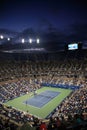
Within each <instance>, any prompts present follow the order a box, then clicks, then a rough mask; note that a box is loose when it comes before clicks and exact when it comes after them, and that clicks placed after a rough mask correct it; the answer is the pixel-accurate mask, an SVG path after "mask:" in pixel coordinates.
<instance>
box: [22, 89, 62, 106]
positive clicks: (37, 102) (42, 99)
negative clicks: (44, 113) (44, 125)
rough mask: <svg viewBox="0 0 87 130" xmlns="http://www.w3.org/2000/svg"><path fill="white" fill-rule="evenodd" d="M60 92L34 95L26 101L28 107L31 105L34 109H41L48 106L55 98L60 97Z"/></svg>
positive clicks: (45, 92)
mask: <svg viewBox="0 0 87 130" xmlns="http://www.w3.org/2000/svg"><path fill="white" fill-rule="evenodd" d="M59 94H60V92H55V91H48V90H47V91H44V92H42V93H40V94H37V95H34V96H33V97H32V98H29V99H28V100H26V101H24V102H23V103H25V104H26V105H31V106H34V107H38V108H41V107H43V106H44V105H46V104H47V103H48V102H49V101H51V100H52V99H53V98H55V97H56V96H58V95H59Z"/></svg>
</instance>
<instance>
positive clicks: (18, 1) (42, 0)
mask: <svg viewBox="0 0 87 130" xmlns="http://www.w3.org/2000/svg"><path fill="white" fill-rule="evenodd" d="M0 28H6V29H10V30H15V31H22V30H24V29H26V28H32V29H33V30H35V31H45V32H48V31H49V30H51V31H52V32H54V34H56V35H57V36H59V37H61V38H59V39H60V40H61V39H63V40H61V42H63V41H68V40H70V41H87V4H86V2H85V1H84V0H0ZM67 39H68V40H67ZM60 40H59V41H60Z"/></svg>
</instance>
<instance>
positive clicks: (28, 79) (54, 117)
mask: <svg viewBox="0 0 87 130" xmlns="http://www.w3.org/2000/svg"><path fill="white" fill-rule="evenodd" d="M86 71H87V58H86V57H84V59H77V58H74V59H69V58H67V57H66V58H65V59H64V60H63V61H62V60H58V61H55V60H53V61H52V60H47V61H46V60H44V61H37V60H36V61H35V62H33V61H22V62H21V61H14V63H13V62H11V61H4V62H0V130H5V129H7V130H22V129H23V130H27V129H32V130H33V129H35V130H43V128H44V130H57V129H58V130H77V129H79V130H83V129H84V130H86V129H87V79H86ZM42 83H49V84H56V85H57V84H62V85H67V84H68V85H74V86H80V88H79V89H77V90H75V91H72V93H71V94H70V95H69V96H68V97H66V98H65V99H64V100H63V101H62V102H61V104H60V105H58V106H57V107H56V108H55V110H54V111H53V112H52V113H50V115H49V117H48V118H47V121H46V120H42V119H39V118H36V117H34V116H32V115H30V114H29V113H27V112H23V111H19V110H17V109H15V108H12V107H11V106H10V107H9V106H5V105H4V104H3V103H5V102H7V101H8V100H11V99H14V98H16V97H19V96H22V95H24V94H26V93H31V92H33V91H34V90H36V89H39V88H41V87H43V86H42ZM25 124H26V126H25ZM25 127H26V129H25ZM29 127H30V128H29Z"/></svg>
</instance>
